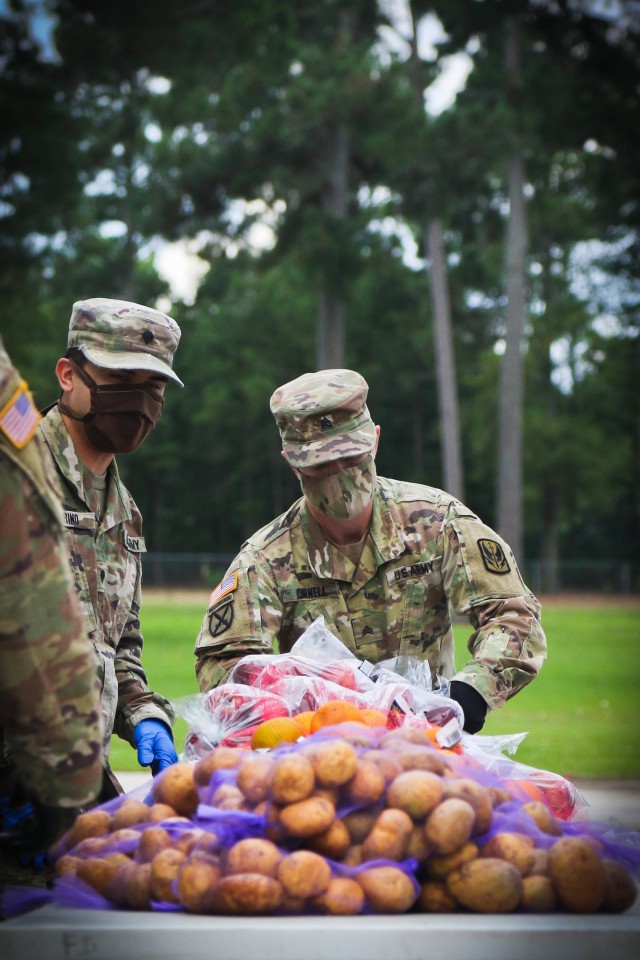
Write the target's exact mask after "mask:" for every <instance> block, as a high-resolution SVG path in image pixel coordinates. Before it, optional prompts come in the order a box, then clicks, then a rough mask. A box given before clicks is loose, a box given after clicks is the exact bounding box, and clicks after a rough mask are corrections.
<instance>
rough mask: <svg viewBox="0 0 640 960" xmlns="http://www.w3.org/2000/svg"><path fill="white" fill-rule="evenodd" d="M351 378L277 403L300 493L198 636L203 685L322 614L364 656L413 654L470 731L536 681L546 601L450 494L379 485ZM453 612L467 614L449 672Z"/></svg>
mask: <svg viewBox="0 0 640 960" xmlns="http://www.w3.org/2000/svg"><path fill="white" fill-rule="evenodd" d="M367 393H368V387H367V384H366V381H365V380H364V379H363V378H362V377H361V376H360V375H359V374H358V373H355V372H354V371H351V370H322V371H319V372H316V373H309V374H304V375H303V376H301V377H298V378H297V379H296V380H293V381H292V382H291V383H287V384H285V385H284V386H282V387H280V388H279V389H278V390H276V392H275V393H274V394H273V396H272V397H271V411H272V413H273V414H274V416H275V419H276V422H277V424H278V428H279V430H280V434H281V438H282V446H283V450H282V452H283V455H284V457H285V458H286V460H287V461H288V462H289V464H290V465H291V466H292V468H293V470H294V472H295V473H296V475H297V476H298V478H299V479H300V483H301V487H302V492H303V496H302V498H301V499H299V500H297V501H296V502H295V503H294V504H293V505H292V506H291V507H290V509H289V510H287V512H286V513H285V514H283V515H282V516H280V517H278V518H277V519H276V520H274V521H273V522H272V523H269V524H268V525H267V526H266V527H263V528H262V530H259V531H258V532H257V533H255V534H254V535H253V536H252V537H250V538H249V539H248V540H247V541H246V543H245V544H244V545H243V546H242V548H241V550H240V553H239V554H238V555H237V557H236V558H235V560H234V561H233V562H232V564H231V566H230V567H229V569H228V571H227V573H226V575H225V577H224V579H223V581H222V583H220V584H219V585H218V586H217V587H216V589H215V590H214V591H213V593H212V594H211V597H210V602H209V607H208V610H207V613H206V616H205V618H204V621H203V623H202V627H201V630H200V634H199V636H198V638H197V641H196V649H195V653H196V658H197V661H196V675H197V677H198V682H199V685H200V689H201V690H203V691H204V690H208V689H210V688H211V687H214V686H216V685H217V684H219V683H222V682H224V680H225V678H226V676H227V674H228V672H229V670H230V669H231V668H232V667H233V666H234V665H235V664H236V663H237V662H238V660H239V659H241V658H242V657H243V656H246V655H248V654H256V653H270V652H272V650H273V648H274V646H275V647H276V649H278V650H279V651H280V652H282V653H285V652H287V651H288V650H290V649H291V646H292V644H293V643H294V642H295V640H296V639H297V638H298V637H299V636H300V635H301V633H302V632H303V631H304V630H305V629H306V628H307V627H308V626H309V625H310V624H311V623H312V622H313V621H314V620H315V619H316V617H318V616H320V615H322V616H324V619H325V624H326V626H327V627H328V628H329V629H330V630H331V631H332V632H333V633H335V635H336V636H337V637H339V638H340V639H341V640H342V642H343V643H344V644H345V645H346V646H347V647H348V648H349V650H351V651H352V653H354V654H355V655H356V656H357V657H358V658H359V659H366V660H369V661H370V662H372V663H376V662H377V661H379V660H383V659H386V658H388V657H393V656H404V655H409V656H413V657H419V658H421V659H426V660H428V662H429V665H430V668H431V673H432V679H433V682H434V689H435V685H436V683H437V681H438V677H443V678H445V679H447V680H449V681H450V688H449V689H450V696H451V697H453V698H454V699H456V700H457V701H458V702H459V703H460V704H461V706H462V708H463V711H464V714H465V729H466V730H467V731H468V732H471V733H475V732H477V731H478V730H480V729H481V728H482V726H483V724H484V721H485V716H486V713H487V711H488V710H489V709H496V708H497V707H501V706H502V705H503V704H504V703H505V701H506V700H507V699H508V698H509V697H512V696H513V695H514V694H516V693H517V692H518V691H519V690H521V689H522V688H523V687H524V686H525V685H526V684H527V683H529V682H530V681H531V680H532V679H533V678H534V677H535V676H536V674H537V673H538V671H539V669H540V667H541V666H542V663H543V661H544V659H545V655H546V642H545V636H544V633H543V631H542V627H541V625H540V605H539V603H538V601H537V600H536V598H535V597H534V596H533V594H532V593H531V592H530V591H529V590H528V589H527V587H526V586H525V584H524V583H523V580H522V577H521V576H520V573H519V571H518V568H517V566H516V562H515V559H514V557H513V554H512V552H511V550H510V549H509V547H508V546H507V544H506V543H505V542H504V541H503V540H501V538H500V537H499V536H498V535H497V534H496V533H495V532H494V531H493V530H491V529H490V528H489V527H487V526H486V525H485V524H484V523H482V521H481V520H480V519H479V518H478V517H477V516H476V515H475V514H474V513H473V512H472V511H471V510H469V509H468V508H467V507H465V506H464V504H462V503H460V502H459V501H458V500H456V499H455V497H453V496H451V495H450V494H447V493H445V492H444V491H442V490H437V489H435V488H433V487H428V486H423V485H421V484H416V483H404V482H401V481H398V480H388V479H385V478H384V477H378V476H377V475H376V469H375V459H374V458H375V454H376V450H377V445H378V438H379V432H380V428H379V427H377V426H376V425H374V423H373V421H372V419H371V416H370V414H369V411H368V408H367V405H366V397H367ZM450 608H451V609H452V610H453V611H455V613H457V614H464V615H466V616H467V617H468V619H469V620H470V622H471V624H472V626H473V629H474V632H473V633H472V635H471V637H470V638H469V641H468V648H469V652H470V654H471V659H470V660H469V662H468V663H467V664H466V665H465V666H463V667H462V668H461V669H460V670H459V671H457V672H456V668H455V665H454V645H453V633H452V624H451V613H450Z"/></svg>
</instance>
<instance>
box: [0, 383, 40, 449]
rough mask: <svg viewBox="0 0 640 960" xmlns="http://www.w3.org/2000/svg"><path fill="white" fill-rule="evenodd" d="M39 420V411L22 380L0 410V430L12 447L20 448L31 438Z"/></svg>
mask: <svg viewBox="0 0 640 960" xmlns="http://www.w3.org/2000/svg"><path fill="white" fill-rule="evenodd" d="M39 422H40V413H39V412H38V409H37V408H36V405H35V404H34V402H33V400H32V399H31V394H30V393H29V389H28V387H27V384H26V383H25V381H24V380H23V381H22V383H21V384H20V386H19V387H18V389H17V390H16V392H15V393H14V394H13V396H12V397H11V399H10V400H9V402H8V403H6V404H5V405H4V407H3V408H2V410H0V430H2V432H3V433H4V434H5V436H6V437H7V438H8V439H9V440H10V441H11V443H12V444H13V446H14V447H17V449H18V450H21V449H22V448H23V447H24V446H26V444H27V443H28V442H29V440H31V437H32V436H33V435H34V433H35V432H36V430H37V427H38V424H39Z"/></svg>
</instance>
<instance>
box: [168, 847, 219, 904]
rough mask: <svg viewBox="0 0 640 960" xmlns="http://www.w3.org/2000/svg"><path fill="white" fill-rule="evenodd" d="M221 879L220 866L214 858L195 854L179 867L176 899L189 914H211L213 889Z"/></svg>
mask: <svg viewBox="0 0 640 960" xmlns="http://www.w3.org/2000/svg"><path fill="white" fill-rule="evenodd" d="M221 879H222V866H221V864H220V861H219V860H218V859H217V858H215V857H207V856H202V855H200V854H195V855H194V856H192V857H190V858H189V859H188V860H186V861H185V862H184V863H183V864H182V865H181V867H180V869H179V872H178V880H177V898H178V901H179V902H180V903H181V904H182V906H183V907H184V908H185V910H188V911H189V912H190V913H211V912H212V911H213V907H214V888H215V886H216V884H217V883H218V882H219V881H220V880H221Z"/></svg>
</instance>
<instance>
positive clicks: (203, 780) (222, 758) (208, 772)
mask: <svg viewBox="0 0 640 960" xmlns="http://www.w3.org/2000/svg"><path fill="white" fill-rule="evenodd" d="M246 755H247V754H246V751H245V750H240V749H238V748H237V747H214V748H213V750H210V751H209V753H206V754H205V755H204V757H201V758H200V760H198V762H197V763H196V764H195V766H194V768H193V778H194V780H195V782H196V785H197V786H198V787H206V786H207V784H208V783H209V781H210V780H211V777H212V776H213V774H214V773H215V772H216V770H233V769H234V767H237V766H238V764H239V763H240V761H241V760H242V759H243V757H246Z"/></svg>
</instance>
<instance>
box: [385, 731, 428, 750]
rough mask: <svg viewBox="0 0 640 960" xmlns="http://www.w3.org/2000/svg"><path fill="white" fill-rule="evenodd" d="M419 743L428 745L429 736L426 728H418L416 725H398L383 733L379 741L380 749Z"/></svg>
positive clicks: (419, 744)
mask: <svg viewBox="0 0 640 960" xmlns="http://www.w3.org/2000/svg"><path fill="white" fill-rule="evenodd" d="M407 743H409V744H411V743H414V744H417V746H419V747H424V746H427V745H428V743H427V736H426V734H425V732H424V730H416V728H415V727H396V729H395V730H389V732H388V733H385V734H383V736H382V737H381V738H380V740H379V742H378V747H379V748H380V750H386V749H387V748H391V750H394V751H395V750H397V749H398V748H399V747H402V746H404V745H405V744H407Z"/></svg>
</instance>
